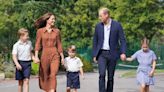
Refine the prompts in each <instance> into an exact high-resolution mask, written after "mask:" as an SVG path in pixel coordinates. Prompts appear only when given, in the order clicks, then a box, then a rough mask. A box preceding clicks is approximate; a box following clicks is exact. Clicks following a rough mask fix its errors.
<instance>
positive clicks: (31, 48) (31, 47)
mask: <svg viewBox="0 0 164 92" xmlns="http://www.w3.org/2000/svg"><path fill="white" fill-rule="evenodd" d="M33 49H34V48H33V46H32V42H31V41H30V50H31V51H32V50H33Z"/></svg>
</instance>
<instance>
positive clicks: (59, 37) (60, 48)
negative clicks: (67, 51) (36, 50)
mask: <svg viewBox="0 0 164 92" xmlns="http://www.w3.org/2000/svg"><path fill="white" fill-rule="evenodd" d="M57 49H58V52H59V53H62V52H63V49H62V43H61V36H60V31H59V30H58V35H57Z"/></svg>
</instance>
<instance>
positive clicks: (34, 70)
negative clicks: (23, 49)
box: [31, 62, 39, 75]
mask: <svg viewBox="0 0 164 92" xmlns="http://www.w3.org/2000/svg"><path fill="white" fill-rule="evenodd" d="M38 72H39V64H35V63H33V62H32V69H31V74H32V75H37V74H38Z"/></svg>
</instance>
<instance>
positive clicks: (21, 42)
mask: <svg viewBox="0 0 164 92" xmlns="http://www.w3.org/2000/svg"><path fill="white" fill-rule="evenodd" d="M28 42H29V41H26V42H23V41H21V40H18V43H19V44H21V45H23V44H28Z"/></svg>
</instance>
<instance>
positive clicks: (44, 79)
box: [35, 27, 63, 91]
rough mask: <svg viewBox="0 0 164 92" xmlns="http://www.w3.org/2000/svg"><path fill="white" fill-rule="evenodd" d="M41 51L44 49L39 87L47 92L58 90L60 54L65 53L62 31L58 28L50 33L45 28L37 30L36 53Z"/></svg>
mask: <svg viewBox="0 0 164 92" xmlns="http://www.w3.org/2000/svg"><path fill="white" fill-rule="evenodd" d="M40 49H42V54H41V59H40V60H41V62H40V67H39V86H40V88H41V89H43V90H45V91H49V90H50V89H55V90H56V86H57V81H56V74H57V72H58V68H59V64H60V54H59V53H62V52H63V50H62V44H61V37H60V31H59V30H58V29H57V28H53V29H52V31H51V32H50V33H48V32H47V30H46V28H45V27H44V28H40V29H38V30H37V35H36V43H35V51H39V50H40Z"/></svg>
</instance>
